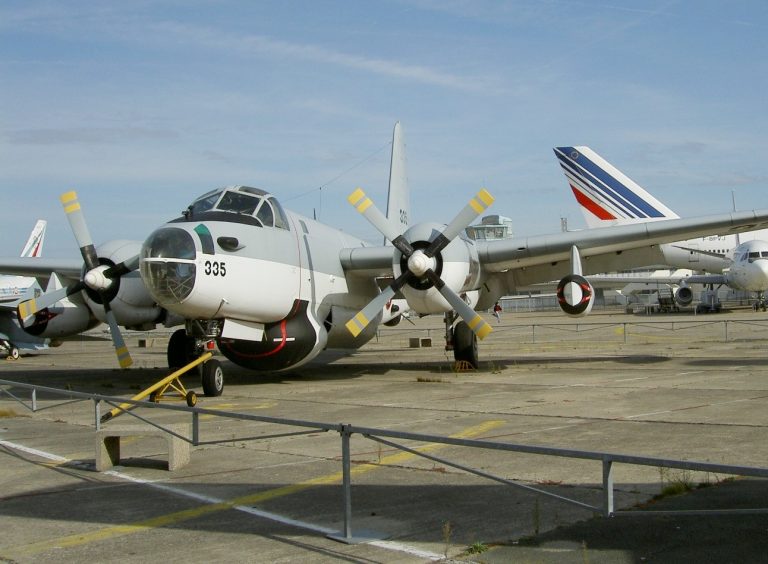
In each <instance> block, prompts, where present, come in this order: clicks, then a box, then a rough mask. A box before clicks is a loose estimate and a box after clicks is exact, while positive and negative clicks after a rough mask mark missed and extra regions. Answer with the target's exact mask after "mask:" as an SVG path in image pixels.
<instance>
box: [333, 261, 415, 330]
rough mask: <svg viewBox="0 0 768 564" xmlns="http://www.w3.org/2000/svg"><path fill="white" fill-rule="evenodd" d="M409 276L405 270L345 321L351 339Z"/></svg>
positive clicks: (409, 273) (403, 284) (408, 272)
mask: <svg viewBox="0 0 768 564" xmlns="http://www.w3.org/2000/svg"><path fill="white" fill-rule="evenodd" d="M411 276H412V274H411V272H410V271H407V270H406V271H405V272H403V273H402V274H401V275H400V276H398V277H397V279H396V280H395V281H394V282H392V284H390V285H389V287H388V288H385V289H384V290H382V292H381V293H380V294H379V295H378V296H376V297H375V298H373V299H372V300H371V301H370V302H368V305H367V306H365V307H364V308H363V309H362V310H360V312H359V313H358V314H357V315H356V316H354V317H353V318H352V319H350V320H349V321H347V323H346V327H347V331H349V332H350V333H352V336H353V337H357V336H358V335H359V334H360V333H362V331H363V329H365V328H366V327H367V326H368V324H369V323H370V322H371V320H372V319H374V318H375V317H376V316H377V315H379V312H380V311H381V310H382V309H383V308H384V305H385V304H386V303H387V302H388V301H389V300H391V299H392V298H393V297H394V295H395V294H396V293H397V291H398V290H400V288H402V287H403V286H405V284H406V282H408V279H409V278H410V277H411Z"/></svg>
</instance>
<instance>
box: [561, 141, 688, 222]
mask: <svg viewBox="0 0 768 564" xmlns="http://www.w3.org/2000/svg"><path fill="white" fill-rule="evenodd" d="M555 156H557V159H558V160H559V161H560V166H561V167H562V169H563V172H564V173H565V177H566V179H567V180H568V184H569V185H570V186H571V190H572V191H573V195H574V196H575V197H576V201H577V202H578V203H579V206H580V207H581V212H582V213H583V214H584V219H585V220H586V221H587V226H588V227H590V228H592V227H606V226H609V225H625V224H630V223H645V222H647V221H659V220H663V219H677V218H679V217H680V216H679V215H677V214H676V213H675V212H673V211H672V210H671V209H669V208H668V207H667V206H665V205H664V204H663V203H661V202H660V201H659V200H657V199H656V198H654V197H653V196H652V195H651V194H649V193H648V192H646V191H645V190H644V189H643V188H642V187H640V186H639V185H638V184H637V183H636V182H634V181H633V180H632V179H631V178H629V177H628V176H626V175H625V174H624V173H622V172H621V171H620V170H619V169H617V168H615V167H614V166H613V165H611V164H610V163H609V162H608V161H606V160H605V159H603V158H602V157H601V156H600V155H598V154H597V153H595V152H594V151H593V150H592V149H590V148H589V147H556V148H555Z"/></svg>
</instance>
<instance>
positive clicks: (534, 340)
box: [531, 325, 536, 345]
mask: <svg viewBox="0 0 768 564" xmlns="http://www.w3.org/2000/svg"><path fill="white" fill-rule="evenodd" d="M531 331H532V333H533V344H534V345H535V344H536V325H531Z"/></svg>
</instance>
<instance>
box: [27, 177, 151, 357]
mask: <svg viewBox="0 0 768 564" xmlns="http://www.w3.org/2000/svg"><path fill="white" fill-rule="evenodd" d="M60 200H61V205H62V206H63V207H64V212H65V213H66V214H67V220H68V221H69V225H70V227H71V228H72V232H73V233H74V235H75V240H76V241H77V244H78V246H79V247H80V254H81V255H82V257H83V262H84V263H85V274H84V275H83V278H82V280H80V281H78V282H76V283H74V284H70V285H69V286H65V287H64V288H60V289H58V290H54V291H52V292H46V293H45V294H43V295H42V296H40V297H39V298H37V299H31V300H27V301H25V302H22V303H20V304H19V306H18V313H19V318H20V319H22V320H26V319H28V318H29V317H31V316H33V315H34V314H35V313H37V312H38V311H40V310H42V309H45V308H46V307H50V306H52V305H54V304H55V303H56V302H59V301H61V300H63V299H64V298H66V297H69V296H71V295H73V294H76V293H78V292H81V291H83V290H86V289H91V290H93V291H95V292H96V293H97V295H98V296H99V298H100V301H101V303H102V305H103V307H104V314H105V317H106V320H107V325H109V332H110V335H111V336H112V343H113V344H114V347H115V353H116V355H117V361H118V363H119V364H120V368H128V367H129V366H130V365H131V364H133V359H131V355H130V353H129V352H128V348H127V347H126V346H125V340H124V339H123V335H122V333H121V332H120V327H119V326H118V324H117V320H116V319H115V314H114V312H113V311H112V308H111V307H110V305H109V302H110V301H111V300H112V298H113V297H114V295H110V292H109V290H110V288H111V287H112V284H113V283H114V282H115V280H117V279H119V278H120V277H121V276H123V275H124V274H127V273H129V272H132V271H134V270H136V269H137V268H138V266H139V257H138V256H135V257H131V258H130V259H128V260H126V261H124V262H121V263H118V264H115V265H113V266H107V265H102V264H100V263H99V257H98V255H97V254H96V248H95V247H94V245H93V239H92V238H91V234H90V232H89V231H88V225H87V224H86V222H85V215H84V214H83V210H82V209H81V207H80V202H79V200H78V199H77V193H76V192H75V191H70V192H67V193H65V194H62V195H61V197H60Z"/></svg>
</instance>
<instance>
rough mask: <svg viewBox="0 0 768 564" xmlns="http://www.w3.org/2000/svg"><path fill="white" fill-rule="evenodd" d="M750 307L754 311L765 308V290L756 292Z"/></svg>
mask: <svg viewBox="0 0 768 564" xmlns="http://www.w3.org/2000/svg"><path fill="white" fill-rule="evenodd" d="M752 309H754V310H755V311H757V310H762V311H765V310H766V303H765V292H758V293H757V301H756V302H755V303H754V304H753V305H752Z"/></svg>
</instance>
